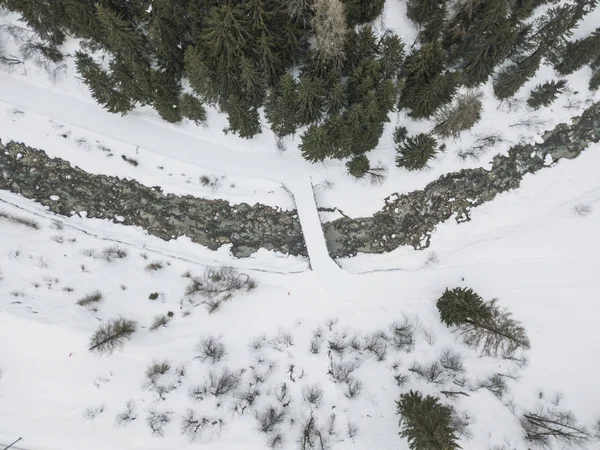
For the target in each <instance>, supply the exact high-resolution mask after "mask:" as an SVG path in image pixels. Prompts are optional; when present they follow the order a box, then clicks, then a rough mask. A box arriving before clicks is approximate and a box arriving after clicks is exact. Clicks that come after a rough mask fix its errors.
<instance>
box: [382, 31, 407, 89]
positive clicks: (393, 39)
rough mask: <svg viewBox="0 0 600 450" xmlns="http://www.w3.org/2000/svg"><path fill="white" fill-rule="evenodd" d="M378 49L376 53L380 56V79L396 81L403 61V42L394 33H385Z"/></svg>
mask: <svg viewBox="0 0 600 450" xmlns="http://www.w3.org/2000/svg"><path fill="white" fill-rule="evenodd" d="M378 47H379V48H378V53H379V54H380V55H381V56H380V61H381V70H382V77H383V78H386V79H391V80H396V79H397V78H398V76H399V75H400V71H401V69H402V62H403V61H404V42H402V39H400V38H399V37H398V36H397V35H396V34H395V33H392V32H391V31H386V32H385V33H384V35H383V36H382V38H381V40H380V41H379V46H378Z"/></svg>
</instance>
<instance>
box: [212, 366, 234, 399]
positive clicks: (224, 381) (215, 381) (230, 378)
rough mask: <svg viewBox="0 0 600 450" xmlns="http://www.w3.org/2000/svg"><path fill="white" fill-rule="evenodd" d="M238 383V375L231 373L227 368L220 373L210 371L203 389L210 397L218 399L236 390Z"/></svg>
mask: <svg viewBox="0 0 600 450" xmlns="http://www.w3.org/2000/svg"><path fill="white" fill-rule="evenodd" d="M240 381H241V377H240V375H239V374H237V373H234V372H231V371H230V370H229V369H228V368H225V369H223V370H222V371H221V372H220V373H216V372H214V371H211V372H210V374H209V376H208V383H207V384H206V385H205V389H206V392H207V393H209V394H210V395H213V396H215V397H220V396H222V395H225V394H228V393H230V392H231V391H233V390H235V389H237V388H238V387H239V385H240Z"/></svg>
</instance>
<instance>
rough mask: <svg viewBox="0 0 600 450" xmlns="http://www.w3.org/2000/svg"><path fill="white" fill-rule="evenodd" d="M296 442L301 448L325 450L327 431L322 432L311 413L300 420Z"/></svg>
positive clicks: (327, 444)
mask: <svg viewBox="0 0 600 450" xmlns="http://www.w3.org/2000/svg"><path fill="white" fill-rule="evenodd" d="M298 444H299V448H300V449H301V450H326V449H328V448H329V445H330V442H329V437H328V435H327V433H325V432H323V430H322V429H321V427H320V426H319V424H318V423H317V419H315V417H314V416H313V415H312V414H311V415H310V416H309V417H307V418H305V419H304V420H302V422H300V436H299V438H298Z"/></svg>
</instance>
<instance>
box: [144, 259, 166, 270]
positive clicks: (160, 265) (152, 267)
mask: <svg viewBox="0 0 600 450" xmlns="http://www.w3.org/2000/svg"><path fill="white" fill-rule="evenodd" d="M163 267H165V266H164V263H163V262H162V261H152V262H151V263H150V264H148V265H147V266H146V267H144V270H145V271H146V272H156V271H158V270H161V269H162V268H163Z"/></svg>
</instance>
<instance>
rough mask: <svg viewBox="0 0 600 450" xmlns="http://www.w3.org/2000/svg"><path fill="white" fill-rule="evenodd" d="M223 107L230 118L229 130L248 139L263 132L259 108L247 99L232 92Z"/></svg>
mask: <svg viewBox="0 0 600 450" xmlns="http://www.w3.org/2000/svg"><path fill="white" fill-rule="evenodd" d="M223 107H224V108H223V109H224V110H225V112H226V113H227V119H228V120H229V128H228V131H232V132H234V133H237V134H238V135H239V136H240V137H243V138H246V139H249V138H251V137H254V136H255V135H257V134H259V133H260V132H261V127H260V116H259V115H258V109H257V108H256V107H255V106H253V105H251V104H249V102H248V101H246V100H245V99H243V98H241V97H238V96H236V95H233V94H232V95H230V96H229V98H228V99H227V101H226V102H224V105H223Z"/></svg>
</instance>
